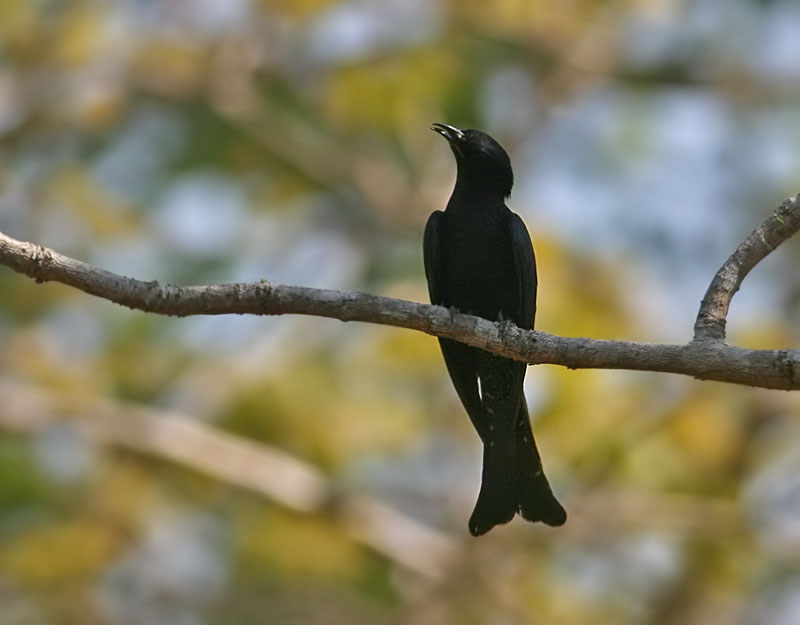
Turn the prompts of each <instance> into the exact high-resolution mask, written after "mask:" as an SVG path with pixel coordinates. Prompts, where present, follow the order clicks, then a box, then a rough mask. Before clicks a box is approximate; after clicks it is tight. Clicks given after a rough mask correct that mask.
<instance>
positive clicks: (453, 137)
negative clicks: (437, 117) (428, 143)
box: [431, 122, 464, 154]
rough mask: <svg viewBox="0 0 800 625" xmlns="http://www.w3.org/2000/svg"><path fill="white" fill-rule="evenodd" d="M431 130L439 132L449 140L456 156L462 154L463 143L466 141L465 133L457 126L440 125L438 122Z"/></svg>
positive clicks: (432, 125)
mask: <svg viewBox="0 0 800 625" xmlns="http://www.w3.org/2000/svg"><path fill="white" fill-rule="evenodd" d="M431 130H433V131H434V132H438V133H439V134H440V135H442V136H443V137H444V138H445V139H447V142H448V143H449V144H450V147H451V148H452V149H453V151H454V152H456V154H460V153H461V142H462V141H463V140H464V133H463V131H461V130H459V129H458V128H456V127H455V126H448V125H447V124H440V123H438V122H437V123H435V124H431Z"/></svg>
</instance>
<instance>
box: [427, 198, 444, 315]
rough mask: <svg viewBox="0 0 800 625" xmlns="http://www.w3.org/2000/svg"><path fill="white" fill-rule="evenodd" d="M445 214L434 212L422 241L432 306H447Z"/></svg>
mask: <svg viewBox="0 0 800 625" xmlns="http://www.w3.org/2000/svg"><path fill="white" fill-rule="evenodd" d="M443 227H444V213H443V212H442V211H434V212H433V213H432V214H431V216H430V217H428V223H427V224H425V236H424V237H423V239H422V253H423V256H424V260H425V277H426V278H427V279H428V293H429V294H430V297H431V303H432V304H438V305H439V306H447V303H446V302H445V301H444V297H445V294H444V285H445V280H444V276H443V275H442V274H443V273H444V271H443V269H444V268H443V266H442V254H441V249H442V230H443Z"/></svg>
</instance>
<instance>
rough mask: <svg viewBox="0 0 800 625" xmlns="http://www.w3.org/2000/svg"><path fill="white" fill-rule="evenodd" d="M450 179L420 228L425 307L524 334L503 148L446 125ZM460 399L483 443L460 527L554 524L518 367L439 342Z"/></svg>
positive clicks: (523, 282) (531, 289)
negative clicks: (478, 475) (477, 480)
mask: <svg viewBox="0 0 800 625" xmlns="http://www.w3.org/2000/svg"><path fill="white" fill-rule="evenodd" d="M432 129H433V130H435V131H436V132H438V133H439V134H441V135H442V136H443V137H444V138H445V139H447V141H448V143H449V144H450V147H451V148H452V150H453V154H454V155H455V157H456V165H457V168H458V174H457V177H456V185H455V189H454V190H453V194H452V196H451V197H450V201H449V202H448V204H447V208H446V209H445V210H444V211H436V212H434V213H433V214H432V215H431V216H430V218H429V219H428V223H427V225H426V227H425V239H424V244H423V250H424V256H425V275H426V276H427V279H428V290H429V292H430V297H431V302H432V303H434V304H439V305H441V306H447V307H449V308H455V309H457V310H459V311H460V312H463V313H467V314H472V315H477V316H479V317H483V318H485V319H489V320H490V321H499V320H506V321H512V322H514V323H515V324H516V325H517V326H519V327H520V328H526V329H533V319H534V316H535V314H536V285H537V282H536V260H535V258H534V255H533V246H532V245H531V239H530V236H529V235H528V231H527V230H526V228H525V224H523V223H522V220H521V219H520V218H519V216H518V215H516V214H514V213H512V212H511V211H510V210H509V209H508V208H507V207H506V205H505V199H506V198H507V197H508V196H509V195H510V193H511V187H512V185H513V182H514V178H513V173H512V170H511V162H510V160H509V158H508V155H507V154H506V152H505V150H503V148H502V147H501V146H500V145H499V144H498V143H497V142H496V141H495V140H494V139H492V138H491V137H490V136H489V135H487V134H485V133H483V132H480V131H479V130H459V129H458V128H454V127H452V126H448V125H446V124H434V125H433V126H432ZM439 343H440V345H441V348H442V354H443V355H444V361H445V364H446V365H447V370H448V372H449V374H450V378H451V379H452V381H453V385H454V386H455V389H456V392H457V393H458V396H459V398H460V399H461V403H462V404H464V408H465V409H466V411H467V414H468V415H469V418H470V420H471V421H472V425H473V426H474V427H475V429H476V430H477V432H478V435H479V436H480V438H481V441H482V442H483V478H482V483H481V490H480V494H479V495H478V501H477V503H476V504H475V510H474V511H473V513H472V516H471V518H470V520H469V530H470V532H471V533H472V534H473V535H475V536H479V535H481V534H484V533H486V532H488V531H489V530H490V529H492V527H494V526H495V525H497V524H500V523H507V522H508V521H510V520H511V519H512V518H513V517H514V515H515V514H517V513H519V514H521V515H522V517H523V518H525V519H527V520H529V521H543V522H544V523H547V524H548V525H562V524H563V523H564V522H565V521H566V518H567V514H566V512H565V511H564V508H562V507H561V504H559V503H558V501H557V500H556V498H555V497H554V496H553V493H552V491H551V490H550V485H549V484H548V482H547V478H546V477H545V476H544V473H543V472H542V463H541V460H540V459H539V452H538V451H537V449H536V443H535V442H534V440H533V434H532V432H531V426H530V421H529V419H528V409H527V405H526V402H525V396H524V393H523V389H522V383H523V380H524V378H525V369H526V365H525V363H521V362H517V361H514V360H509V359H506V358H501V357H499V356H494V355H492V354H490V353H488V352H485V351H483V350H480V349H477V348H474V347H469V346H467V345H464V344H463V343H458V342H455V341H450V340H447V339H440V341H439Z"/></svg>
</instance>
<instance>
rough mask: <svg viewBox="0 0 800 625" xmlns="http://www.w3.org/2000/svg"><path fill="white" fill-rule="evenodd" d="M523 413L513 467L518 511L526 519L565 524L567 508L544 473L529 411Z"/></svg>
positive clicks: (550, 523)
mask: <svg viewBox="0 0 800 625" xmlns="http://www.w3.org/2000/svg"><path fill="white" fill-rule="evenodd" d="M521 416H522V415H521ZM521 416H520V422H519V423H518V426H517V436H516V440H515V448H514V467H513V468H514V470H513V481H514V491H515V492H516V493H517V497H518V501H519V513H520V514H521V515H522V518H523V519H525V520H526V521H541V522H542V523H545V524H547V525H552V526H553V527H557V526H559V525H564V523H565V522H566V520H567V512H566V511H565V510H564V508H563V507H562V505H561V504H560V503H559V502H558V500H557V499H556V498H555V495H553V491H552V490H551V489H550V484H549V482H548V481H547V478H546V477H545V475H544V470H543V469H542V461H541V459H540V458H539V451H538V450H537V449H536V441H534V439H533V433H532V432H531V425H530V422H529V421H528V415H527V411H525V415H524V416H525V419H524V421H523V420H522V418H521Z"/></svg>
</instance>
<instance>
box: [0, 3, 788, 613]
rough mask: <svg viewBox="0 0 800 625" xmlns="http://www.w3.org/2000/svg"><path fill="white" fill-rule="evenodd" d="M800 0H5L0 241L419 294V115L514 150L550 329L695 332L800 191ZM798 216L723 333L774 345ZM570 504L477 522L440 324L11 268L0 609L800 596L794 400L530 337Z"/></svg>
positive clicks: (591, 608) (481, 607)
mask: <svg viewBox="0 0 800 625" xmlns="http://www.w3.org/2000/svg"><path fill="white" fill-rule="evenodd" d="M798 33H800V5H799V4H798V3H797V2H795V1H793V0H772V1H769V0H760V1H755V0H751V1H748V0H696V1H691V0H618V1H613V2H612V1H591V0H569V1H565V2H549V1H547V2H545V1H540V0H499V1H497V2H493V3H489V2H476V1H465V2H455V1H452V0H375V1H367V0H349V1H339V2H337V1H333V0H297V1H292V2H289V1H281V0H224V1H223V0H163V1H156V0H126V1H122V0H120V1H118V2H103V1H100V0H95V1H92V0H74V1H67V0H3V1H2V2H0V230H1V231H3V232H5V233H7V234H9V235H10V236H12V237H14V238H17V239H21V240H29V241H35V242H37V243H40V244H43V245H46V246H49V247H52V248H54V249H56V250H58V251H60V252H62V253H64V254H67V255H70V256H73V257H76V258H79V259H81V260H84V261H88V262H92V263H95V264H97V265H100V266H102V267H105V268H107V269H109V270H112V271H116V272H119V273H121V274H124V275H130V276H135V277H138V278H140V279H144V280H151V279H152V280H159V281H161V282H170V283H176V284H206V283H213V282H233V281H242V282H252V281H258V280H260V279H266V280H270V281H275V282H284V283H289V284H299V285H306V286H315V287H325V288H332V289H342V290H361V291H367V292H371V293H377V294H382V295H388V296H394V297H403V298H408V299H413V300H417V301H426V300H427V293H426V287H425V283H424V278H423V268H422V258H421V241H422V231H423V228H424V224H425V220H426V219H427V216H428V214H429V213H430V212H431V211H432V210H434V209H438V208H442V207H443V206H444V204H445V203H446V201H447V198H448V196H449V193H450V190H451V188H452V182H453V178H454V164H453V161H452V157H451V154H450V152H449V150H448V148H447V145H446V144H445V142H443V141H442V140H441V138H440V137H437V136H436V135H435V134H434V133H432V132H430V131H429V130H428V126H429V124H430V123H431V122H434V121H441V122H447V123H451V124H454V125H458V126H462V127H477V128H481V129H483V130H486V131H487V132H490V133H491V134H493V135H494V136H495V137H496V138H497V139H498V140H499V141H500V142H501V143H502V144H503V145H505V146H506V148H507V149H508V151H509V153H510V154H511V156H512V161H513V163H514V166H515V171H516V179H517V185H516V187H515V190H514V192H513V194H512V197H511V201H510V205H511V206H512V208H513V209H514V210H515V211H516V212H518V213H520V214H521V215H522V216H523V217H524V219H525V221H526V223H527V224H528V227H529V229H530V230H531V233H532V235H533V238H534V244H535V248H536V252H537V257H538V260H539V274H540V276H539V277H540V280H539V281H540V290H539V314H538V318H537V327H538V328H539V329H541V330H544V331H547V332H551V333H556V334H563V335H569V336H592V337H596V338H618V339H632V340H647V341H658V342H685V341H687V340H689V339H690V337H691V327H692V322H693V319H694V315H695V314H696V310H697V306H698V303H699V301H700V298H701V297H702V295H703V292H704V290H705V288H706V286H707V284H708V282H709V281H710V279H711V276H712V275H713V273H714V272H715V271H716V269H717V268H718V267H719V265H720V264H721V263H722V262H723V260H724V259H725V258H726V257H727V255H728V254H729V253H730V252H731V251H732V250H733V249H734V247H735V246H736V244H737V243H738V242H739V241H740V240H741V239H742V238H743V237H744V236H745V235H746V234H747V233H748V232H749V231H750V230H751V229H752V228H753V227H755V226H756V225H757V224H758V223H760V222H761V220H762V219H763V218H764V217H766V216H767V215H768V214H769V212H770V211H771V210H773V209H774V208H775V207H776V206H777V205H778V204H779V203H780V201H781V200H782V199H783V198H784V197H786V196H788V195H791V194H794V193H796V192H797V191H800V37H798ZM799 259H800V247H799V246H798V242H797V241H789V242H788V243H787V244H785V245H783V246H782V247H781V248H780V249H779V250H778V251H777V252H775V253H774V254H773V255H772V256H771V257H770V258H768V259H767V260H766V261H765V262H763V263H762V264H761V265H759V266H758V267H757V268H756V270H755V271H754V272H753V273H752V274H751V275H750V277H748V279H747V280H746V281H745V283H744V287H743V288H742V290H741V292H740V293H739V294H738V295H737V296H736V298H735V299H734V303H733V307H732V311H731V315H730V319H729V339H730V341H731V342H734V343H736V344H740V345H744V346H751V347H763V348H777V347H794V346H796V345H797V344H798V340H799V339H800V336H798V327H800V273H798V271H797V270H796V266H797V262H798V260H799ZM527 394H528V401H529V403H530V407H531V411H532V415H533V419H534V429H535V431H536V432H537V438H538V440H539V447H540V449H541V451H542V454H543V457H544V461H545V466H546V468H547V470H548V474H549V476H550V478H551V482H552V483H553V486H554V489H555V491H556V492H557V493H558V494H559V496H560V498H561V500H562V501H563V502H564V504H565V505H566V507H567V508H568V510H569V513H570V519H569V522H568V524H567V525H566V526H565V527H563V528H561V529H558V530H553V529H550V528H545V527H540V526H533V525H529V524H526V523H523V522H521V521H519V520H517V521H515V522H513V523H511V524H510V525H508V526H504V527H500V528H497V529H495V530H493V531H492V532H491V533H490V534H488V535H487V536H485V537H483V538H481V539H478V540H476V539H473V538H471V537H470V536H469V535H468V533H467V529H466V520H467V518H468V516H469V513H470V511H471V509H472V504H473V502H474V498H475V495H476V492H477V488H478V484H479V476H480V449H479V446H478V442H477V439H476V436H475V434H474V432H473V431H472V430H471V428H470V427H469V424H468V420H467V418H466V416H465V414H464V413H463V410H462V408H461V407H460V405H459V404H458V401H457V398H456V396H455V393H454V392H453V391H452V389H451V386H450V383H449V380H448V379H447V377H446V374H445V371H444V367H443V364H442V362H441V359H440V355H439V353H438V349H437V345H436V341H435V340H434V339H433V338H431V337H429V336H425V335H422V334H419V333H413V332H410V331H405V330H399V329H393V328H383V327H376V326H370V325H366V324H361V325H353V324H343V323H340V322H337V321H332V320H323V319H315V318H299V317H281V318H255V317H240V316H231V317H216V318H214V317H208V318H203V317H195V318H188V319H168V318H162V317H158V316H154V315H148V314H144V313H141V312H136V311H130V310H127V309H123V308H121V307H118V306H115V305H112V304H110V303H108V302H105V301H102V300H99V299H95V298H92V297H89V296H87V295H84V294H81V293H79V292H76V291H74V290H70V289H68V288H66V287H63V286H60V285H57V284H44V285H37V284H35V283H34V282H33V281H31V280H29V279H27V278H24V277H22V276H20V275H17V274H15V273H13V272H12V271H10V270H7V269H2V268H0V625H22V624H31V623H37V624H38V623H54V624H59V625H63V624H70V623H75V624H91V623H98V624H100V623H102V624H111V625H117V624H124V625H127V624H131V625H138V624H145V623H146V624H154V623H169V624H179V625H183V624H186V625H195V624H196V625H205V624H209V625H211V624H217V623H220V624H222V623H225V624H228V623H239V624H247V623H304V624H314V623H320V624H334V625H335V624H337V623H342V624H345V623H347V624H350V623H364V622H370V623H390V624H394V623H398V624H400V623H414V624H423V625H424V624H426V623H431V624H432V623H454V622H459V623H475V624H499V625H505V624H517V623H560V624H567V625H569V624H583V623H592V624H600V623H614V624H627V623H647V624H650V623H653V624H664V625H667V624H673V623H674V624H677V623H680V624H682V625H683V624H693V623H697V624H700V623H702V624H703V625H710V624H715V623H720V624H722V623H725V624H729V623H742V624H750V623H758V624H760V625H771V624H789V623H797V622H800V400H798V396H797V395H796V394H790V393H781V392H767V391H762V390H755V389H749V388H739V387H734V386H730V385H722V384H715V383H701V382H696V381H693V380H690V379H686V378H683V377H679V376H672V375H665V374H648V373H630V372H623V371H566V370H563V369H560V368H555V367H546V366H538V367H535V368H533V369H531V370H530V371H529V375H528V382H527Z"/></svg>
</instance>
